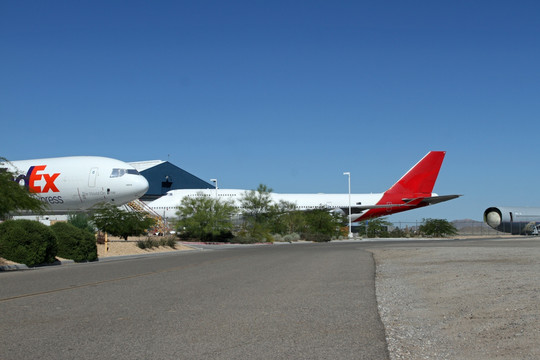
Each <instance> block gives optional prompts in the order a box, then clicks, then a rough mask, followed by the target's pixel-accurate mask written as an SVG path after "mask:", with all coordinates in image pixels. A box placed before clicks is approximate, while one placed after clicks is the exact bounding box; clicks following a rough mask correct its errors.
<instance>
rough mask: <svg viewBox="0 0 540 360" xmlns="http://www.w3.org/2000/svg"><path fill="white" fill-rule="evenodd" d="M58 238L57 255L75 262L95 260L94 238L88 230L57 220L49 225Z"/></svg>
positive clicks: (95, 247)
mask: <svg viewBox="0 0 540 360" xmlns="http://www.w3.org/2000/svg"><path fill="white" fill-rule="evenodd" d="M51 229H52V230H53V231H54V233H55V234H56V238H57V239H58V256H60V257H63V258H66V259H72V260H73V261H75V262H83V261H96V260H97V246H96V238H95V237H94V235H93V234H92V233H91V232H90V231H88V230H83V229H80V228H78V227H76V226H75V225H72V224H70V223H64V222H58V223H56V224H54V225H52V226H51Z"/></svg>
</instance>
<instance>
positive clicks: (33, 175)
mask: <svg viewBox="0 0 540 360" xmlns="http://www.w3.org/2000/svg"><path fill="white" fill-rule="evenodd" d="M46 167H47V165H38V166H31V167H30V169H28V173H27V174H26V179H25V181H24V184H25V186H27V187H28V190H29V191H30V192H33V193H46V192H49V191H52V192H60V190H58V188H57V187H56V185H55V184H54V181H55V180H56V178H57V177H58V176H60V173H56V174H52V175H50V174H46V173H41V172H42V171H43V170H45V168H46ZM40 181H41V184H42V185H43V186H40V185H36V182H40ZM43 181H45V184H43Z"/></svg>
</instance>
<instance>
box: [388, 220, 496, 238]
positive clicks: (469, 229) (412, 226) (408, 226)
mask: <svg viewBox="0 0 540 360" xmlns="http://www.w3.org/2000/svg"><path fill="white" fill-rule="evenodd" d="M422 223H423V222H422V221H421V220H417V221H414V222H404V221H398V222H393V223H392V225H393V227H390V228H389V229H388V230H389V231H392V230H393V229H395V228H398V229H401V230H404V231H407V232H411V233H414V232H416V230H417V229H418V228H419V227H420V225H422ZM451 223H452V224H453V225H454V226H455V227H456V229H457V230H458V235H462V236H490V235H504V234H505V233H503V232H500V231H497V230H495V229H493V228H491V227H490V226H488V225H486V224H485V223H483V222H480V221H475V220H470V221H469V220H457V221H451Z"/></svg>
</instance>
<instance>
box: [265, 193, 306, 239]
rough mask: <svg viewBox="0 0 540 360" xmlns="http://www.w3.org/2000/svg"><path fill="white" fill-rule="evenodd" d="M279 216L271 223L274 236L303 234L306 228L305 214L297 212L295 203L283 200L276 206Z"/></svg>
mask: <svg viewBox="0 0 540 360" xmlns="http://www.w3.org/2000/svg"><path fill="white" fill-rule="evenodd" d="M275 209H276V212H277V216H276V219H275V221H273V222H272V223H271V231H272V233H274V234H280V235H288V234H294V233H301V232H302V231H304V228H305V226H306V219H305V216H304V215H305V214H304V213H303V212H302V211H298V210H297V206H296V204H295V203H292V202H288V201H285V200H281V201H280V202H279V203H278V204H276V205H275Z"/></svg>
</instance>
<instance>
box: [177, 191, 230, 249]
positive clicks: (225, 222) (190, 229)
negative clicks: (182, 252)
mask: <svg viewBox="0 0 540 360" xmlns="http://www.w3.org/2000/svg"><path fill="white" fill-rule="evenodd" d="M235 211H236V209H235V207H234V206H233V205H232V202H231V201H221V200H220V199H217V198H214V197H205V196H202V194H201V196H196V197H185V198H184V199H182V202H181V203H180V207H179V208H178V211H177V213H176V214H177V215H178V216H179V218H180V220H179V221H178V222H177V225H178V227H179V228H181V229H182V230H181V233H182V232H183V233H184V234H185V235H186V236H188V237H194V238H197V239H200V240H214V239H216V238H219V239H222V238H223V237H227V236H228V235H229V234H230V233H231V230H232V228H233V224H232V221H231V218H232V216H233V215H234V213H235Z"/></svg>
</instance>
